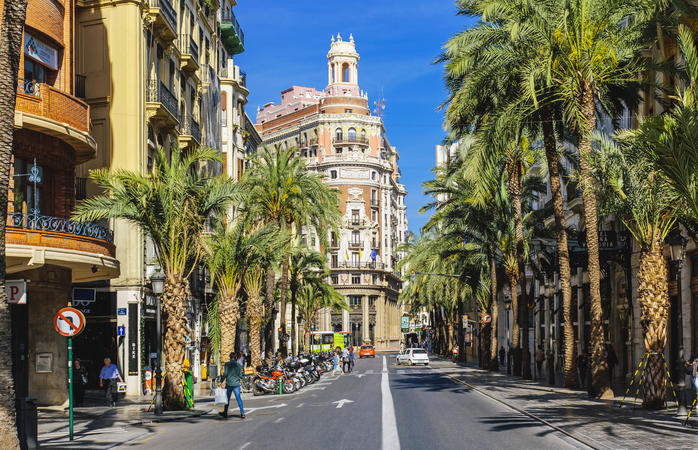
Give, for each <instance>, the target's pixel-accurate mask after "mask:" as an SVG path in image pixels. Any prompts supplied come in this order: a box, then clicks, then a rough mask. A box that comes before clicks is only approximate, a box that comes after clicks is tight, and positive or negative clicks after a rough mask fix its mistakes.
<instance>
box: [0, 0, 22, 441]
mask: <svg viewBox="0 0 698 450" xmlns="http://www.w3.org/2000/svg"><path fill="white" fill-rule="evenodd" d="M26 13H27V0H5V2H4V4H3V8H2V22H1V23H0V74H1V75H2V76H0V204H2V205H7V195H8V189H9V183H10V165H11V161H12V145H13V141H14V129H15V101H16V98H17V74H18V72H19V62H20V55H21V54H22V30H23V29H24V19H25V17H26ZM1 219H2V220H0V336H4V338H3V339H1V340H0V341H2V342H1V343H0V354H2V355H3V356H2V360H0V383H2V386H3V389H2V392H0V432H1V434H2V436H3V442H4V445H6V446H7V447H8V448H19V441H18V440H17V428H16V422H15V389H14V381H13V378H12V351H11V348H10V347H11V339H10V338H9V336H11V335H12V327H11V321H10V308H9V305H8V304H7V296H6V295H5V275H6V272H5V271H6V262H5V224H6V219H7V208H6V207H3V212H2V217H1Z"/></svg>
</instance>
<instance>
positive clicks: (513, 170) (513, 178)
mask: <svg viewBox="0 0 698 450" xmlns="http://www.w3.org/2000/svg"><path fill="white" fill-rule="evenodd" d="M521 176H522V166H521V161H519V160H518V159H515V160H512V161H507V177H508V179H509V192H510V193H511V201H512V205H513V207H514V236H515V237H516V261H517V263H518V266H517V270H518V272H519V273H518V274H517V276H516V278H517V280H518V279H520V280H521V304H520V305H516V306H518V307H519V308H521V311H518V310H516V309H514V308H515V307H516V306H515V305H514V303H513V299H514V292H512V294H511V296H512V305H511V306H512V310H514V311H516V312H515V313H514V330H515V333H516V336H515V337H514V339H513V341H514V375H517V376H521V375H522V372H521V370H522V367H521V361H522V357H523V359H524V360H525V359H526V358H525V355H524V354H528V347H524V348H523V349H522V348H521V347H520V344H519V332H520V329H521V328H523V333H524V334H526V333H528V327H527V326H524V327H521V328H519V325H523V324H524V322H523V321H526V322H528V307H527V306H528V305H527V302H526V272H525V266H524V264H525V259H526V258H525V255H524V244H523V239H524V237H523V215H522V212H521ZM512 289H513V286H512ZM517 303H518V302H517ZM519 313H520V314H519ZM519 321H521V322H519ZM527 342H528V338H527V337H525V338H524V343H527ZM522 350H523V352H522ZM528 359H529V360H530V356H529V358H528ZM524 370H525V369H524ZM524 376H525V375H524ZM529 378H530V369H529Z"/></svg>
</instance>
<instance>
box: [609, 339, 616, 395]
mask: <svg viewBox="0 0 698 450" xmlns="http://www.w3.org/2000/svg"><path fill="white" fill-rule="evenodd" d="M606 364H608V377H609V379H610V380H611V386H613V369H614V368H615V367H616V364H618V355H616V351H615V350H614V349H613V346H612V345H611V343H610V342H607V343H606Z"/></svg>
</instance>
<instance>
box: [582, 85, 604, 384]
mask: <svg viewBox="0 0 698 450" xmlns="http://www.w3.org/2000/svg"><path fill="white" fill-rule="evenodd" d="M584 87H585V89H584V91H583V94H582V95H583V97H582V99H583V103H582V113H583V114H584V116H585V117H586V119H587V125H588V128H587V129H588V130H593V129H594V128H596V109H595V105H594V95H593V93H592V91H591V87H590V86H588V85H587V86H584ZM577 138H578V148H579V170H580V174H581V179H582V200H583V202H584V220H585V222H586V225H585V229H586V240H587V250H588V252H589V253H588V256H589V263H588V266H587V271H588V272H589V290H590V296H591V299H590V300H591V308H590V309H591V347H592V352H591V389H592V393H593V395H595V396H597V397H600V398H613V391H612V390H611V386H610V380H609V377H608V365H607V364H606V357H605V355H604V354H605V345H604V344H605V342H604V340H605V336H606V332H605V326H604V324H603V306H602V304H601V266H600V264H599V232H598V220H597V212H596V194H595V193H594V187H593V183H594V181H593V176H592V174H591V170H590V168H589V163H588V162H587V157H588V155H589V154H590V153H591V151H592V149H591V141H590V140H589V133H581V132H578V133H577Z"/></svg>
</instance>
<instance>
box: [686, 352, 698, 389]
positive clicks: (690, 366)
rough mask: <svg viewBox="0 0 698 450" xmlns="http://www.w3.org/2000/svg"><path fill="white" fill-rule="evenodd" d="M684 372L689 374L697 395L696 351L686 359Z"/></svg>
mask: <svg viewBox="0 0 698 450" xmlns="http://www.w3.org/2000/svg"><path fill="white" fill-rule="evenodd" d="M686 374H688V375H690V376H691V384H692V385H693V389H694V390H695V391H696V395H697V396H698V353H696V354H695V355H693V356H692V357H691V358H690V359H689V360H688V361H686Z"/></svg>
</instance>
